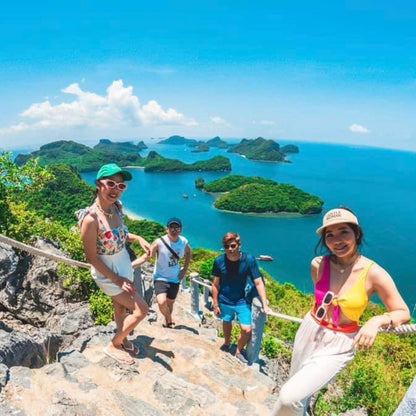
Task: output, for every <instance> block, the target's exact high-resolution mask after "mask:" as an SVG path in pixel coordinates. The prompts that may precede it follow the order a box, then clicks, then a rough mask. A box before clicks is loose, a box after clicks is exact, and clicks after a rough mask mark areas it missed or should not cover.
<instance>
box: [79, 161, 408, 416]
mask: <svg viewBox="0 0 416 416" xmlns="http://www.w3.org/2000/svg"><path fill="white" fill-rule="evenodd" d="M131 179H132V176H131V174H130V172H128V171H127V170H123V169H121V168H120V167H119V166H117V165H116V164H113V163H111V164H107V165H104V166H103V167H102V168H101V169H100V170H99V172H98V173H97V176H96V189H97V193H96V197H95V199H94V202H93V203H92V205H91V206H90V207H88V208H87V209H84V210H81V211H80V212H79V214H78V215H79V226H80V230H81V238H82V241H83V244H84V249H85V254H86V258H87V260H88V262H89V263H90V264H91V266H92V267H91V271H92V276H93V278H94V280H95V281H96V283H97V285H98V286H99V287H100V289H101V290H103V292H104V293H106V294H107V295H109V296H111V297H112V299H113V304H114V319H115V322H116V326H117V331H116V333H115V335H114V337H113V339H112V340H111V342H110V344H109V345H107V346H106V347H105V348H104V352H105V353H106V354H107V355H109V356H111V357H112V358H114V359H116V360H117V361H119V362H122V363H128V364H132V363H133V362H134V357H135V356H136V355H137V354H138V348H137V347H136V346H135V345H134V344H133V343H132V342H131V341H129V340H128V339H127V336H128V334H129V333H130V332H131V331H132V330H133V329H134V328H135V327H136V326H137V325H138V324H139V322H140V321H141V320H143V319H144V318H145V317H146V315H147V312H148V306H147V304H146V302H145V301H144V300H143V299H142V298H141V297H140V296H139V294H138V293H137V291H136V290H135V287H134V284H133V268H134V267H138V266H139V265H141V264H143V263H144V262H145V261H147V260H148V259H150V258H151V257H153V256H156V257H157V260H156V263H155V268H154V279H155V283H154V288H155V294H156V299H157V303H158V305H159V309H160V312H161V314H162V315H163V317H164V323H163V326H164V327H166V328H173V327H174V326H175V322H174V321H173V316H172V312H173V305H174V302H175V299H176V296H177V294H178V290H179V285H180V281H181V280H182V279H183V278H184V277H185V275H186V273H187V270H188V267H189V263H190V260H191V248H190V246H189V243H188V241H187V239H186V238H185V237H183V236H182V235H181V231H182V222H181V220H180V219H179V218H171V219H169V220H168V222H167V225H166V226H167V228H166V235H164V236H163V237H160V238H158V239H156V241H154V242H153V243H152V244H149V243H148V242H147V241H146V240H145V239H144V238H142V237H141V236H138V235H135V234H132V233H129V232H128V230H127V228H126V226H125V224H124V222H123V213H122V206H121V203H120V201H119V199H120V197H121V195H122V193H123V192H124V191H125V190H126V189H127V183H126V182H128V181H129V180H131ZM316 232H317V234H318V235H319V236H320V240H319V243H318V245H317V249H318V250H321V252H322V251H323V252H325V253H326V254H325V255H319V256H317V257H315V258H314V259H313V260H312V263H311V277H312V280H313V283H314V286H315V302H314V305H313V307H312V309H311V310H310V311H309V312H308V313H307V314H306V316H305V317H304V319H303V321H302V324H301V326H300V328H299V330H298V332H297V334H296V338H295V343H294V348H293V356H292V363H291V369H290V375H289V379H288V381H287V382H286V383H285V384H284V385H283V387H282V389H281V391H280V394H279V397H278V400H277V402H276V404H275V406H274V408H273V411H272V414H273V415H274V416H297V415H299V416H300V415H306V414H307V413H306V412H307V408H308V403H309V399H310V398H311V396H312V395H313V394H314V393H315V392H317V391H319V390H320V389H321V388H323V387H324V386H325V385H326V384H328V383H329V382H330V381H331V380H332V379H333V378H334V377H335V376H336V375H337V374H339V373H340V372H341V371H342V370H343V369H344V368H345V367H346V365H347V364H348V363H349V362H350V361H351V360H352V359H353V357H354V355H355V352H356V350H357V348H369V347H371V346H372V345H373V344H374V341H375V338H376V335H377V332H378V331H379V329H380V328H387V327H395V326H398V325H401V324H403V323H406V322H408V321H409V320H410V312H409V309H408V307H407V306H406V304H405V302H404V301H403V299H402V297H401V295H400V293H399V292H398V290H397V288H396V286H395V284H394V282H393V279H392V278H391V277H390V275H389V274H388V273H387V272H386V270H384V269H383V268H382V267H381V266H379V265H378V264H376V263H375V262H374V261H372V260H370V259H368V258H367V257H365V256H364V255H362V254H361V253H360V246H361V243H362V241H363V230H362V228H361V227H360V225H359V222H358V218H357V217H356V216H355V215H354V214H353V213H352V212H351V211H350V210H349V209H348V208H336V209H332V210H330V211H329V212H327V213H326V214H325V216H324V217H323V223H322V226H321V227H319V228H318V230H317V231H316ZM127 241H136V242H138V243H139V244H140V245H141V247H142V248H143V250H144V254H143V255H142V256H141V257H139V258H137V259H136V260H134V261H133V263H132V262H131V261H130V258H129V255H128V252H127V250H126V242H127ZM222 243H223V249H224V253H223V254H222V255H220V256H219V257H218V258H217V259H216V260H215V262H214V265H213V269H212V277H213V281H212V299H213V307H214V313H215V315H216V316H217V317H219V318H221V319H222V321H223V332H224V343H223V345H221V347H220V349H221V350H222V351H224V352H227V353H228V352H230V349H231V332H232V322H233V320H234V319H235V318H237V320H238V321H239V324H240V329H241V331H240V336H239V339H238V342H237V346H236V349H235V356H236V357H237V358H238V359H239V360H240V361H242V362H244V363H247V357H246V355H245V349H244V348H245V346H246V345H247V343H248V341H249V339H250V336H251V328H252V321H251V302H250V299H251V298H252V297H253V296H258V297H259V298H260V301H261V304H262V311H263V312H264V313H265V314H269V313H270V309H269V306H268V302H267V298H266V289H265V284H264V280H263V276H262V274H261V272H260V270H259V268H258V265H257V262H256V259H255V258H254V257H253V256H252V255H250V254H248V253H245V252H243V251H241V238H240V236H239V235H238V234H237V233H233V232H229V233H226V234H225V235H224V237H223V239H222ZM181 259H184V260H183V265H181V263H180V261H181ZM374 294H377V295H378V296H379V298H380V299H381V301H382V302H383V303H384V305H385V307H386V309H387V312H386V313H384V314H382V315H378V316H374V317H372V318H371V319H369V320H368V321H367V322H366V323H365V324H364V325H363V326H362V327H359V325H358V322H359V320H360V317H361V315H362V314H363V312H364V310H365V309H366V307H367V304H368V302H369V299H370V298H371V296H372V295H374Z"/></svg>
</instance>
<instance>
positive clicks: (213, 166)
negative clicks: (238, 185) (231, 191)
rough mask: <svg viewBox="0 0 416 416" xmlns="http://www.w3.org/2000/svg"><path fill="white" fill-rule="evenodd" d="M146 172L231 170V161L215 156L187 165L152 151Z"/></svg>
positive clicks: (146, 163)
mask: <svg viewBox="0 0 416 416" xmlns="http://www.w3.org/2000/svg"><path fill="white" fill-rule="evenodd" d="M144 166H145V168H144V170H145V172H183V171H201V172H202V171H221V172H228V171H230V170H231V162H230V159H228V158H226V157H224V156H215V157H213V158H211V159H208V160H202V161H198V162H194V163H190V164H186V163H184V162H181V161H180V160H177V159H166V158H164V157H163V156H161V155H159V154H158V153H157V152H155V151H151V152H150V153H149V155H148V157H147V160H146V162H145V163H144Z"/></svg>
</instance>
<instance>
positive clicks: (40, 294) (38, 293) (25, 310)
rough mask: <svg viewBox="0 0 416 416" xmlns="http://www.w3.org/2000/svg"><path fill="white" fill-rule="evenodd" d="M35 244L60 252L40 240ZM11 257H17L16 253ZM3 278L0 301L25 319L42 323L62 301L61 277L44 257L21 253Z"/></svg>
mask: <svg viewBox="0 0 416 416" xmlns="http://www.w3.org/2000/svg"><path fill="white" fill-rule="evenodd" d="M35 247H37V248H40V249H41V250H43V251H45V252H50V253H54V254H59V255H62V253H61V252H60V251H59V250H58V249H57V248H56V247H55V246H54V245H53V244H51V243H47V242H45V241H43V240H40V239H38V240H37V242H36V243H35ZM1 251H2V250H0V252H1ZM7 254H10V253H9V252H8V253H7ZM3 255H4V252H3ZM12 258H13V259H16V256H15V255H14V256H12ZM14 261H15V260H13V262H14ZM3 264H4V263H3ZM4 279H6V284H5V285H4V287H1V286H0V289H1V290H0V304H1V305H2V306H3V307H4V308H5V309H7V310H8V311H10V312H12V313H13V314H14V315H15V317H16V318H17V319H20V320H22V321H24V322H28V323H30V324H32V325H35V326H42V325H43V324H44V323H45V322H46V320H47V319H48V317H49V315H50V313H51V311H53V309H54V308H55V307H56V306H57V305H58V304H59V303H63V302H64V297H65V293H64V289H63V286H62V278H59V276H58V274H57V264H56V262H53V261H50V260H48V259H46V258H44V257H40V256H33V257H32V256H30V255H26V253H24V255H23V256H22V257H21V258H19V261H18V263H17V265H14V263H13V265H12V266H11V267H10V268H9V269H8V271H7V273H6V274H5V275H4V277H3V280H4Z"/></svg>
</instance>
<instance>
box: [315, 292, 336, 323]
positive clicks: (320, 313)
mask: <svg viewBox="0 0 416 416" xmlns="http://www.w3.org/2000/svg"><path fill="white" fill-rule="evenodd" d="M334 298H335V294H334V292H331V291H330V290H328V292H326V293H325V296H324V299H323V300H322V303H321V306H319V308H318V309H317V310H316V312H315V317H316V319H318V320H319V321H322V319H324V317H325V315H326V312H327V310H328V305H330V304H331V303H332V301H333V300H334Z"/></svg>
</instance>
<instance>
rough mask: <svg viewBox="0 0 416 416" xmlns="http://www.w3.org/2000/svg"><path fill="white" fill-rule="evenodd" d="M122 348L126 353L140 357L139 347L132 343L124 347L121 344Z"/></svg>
mask: <svg viewBox="0 0 416 416" xmlns="http://www.w3.org/2000/svg"><path fill="white" fill-rule="evenodd" d="M121 348H123V350H124V351H126V352H128V353H129V354H130V355H131V356H132V357H136V356H137V355H139V352H140V349H139V347H138V346H137V345H134V344H133V343H132V342H130V345H129V346H127V345H124V344H121Z"/></svg>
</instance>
